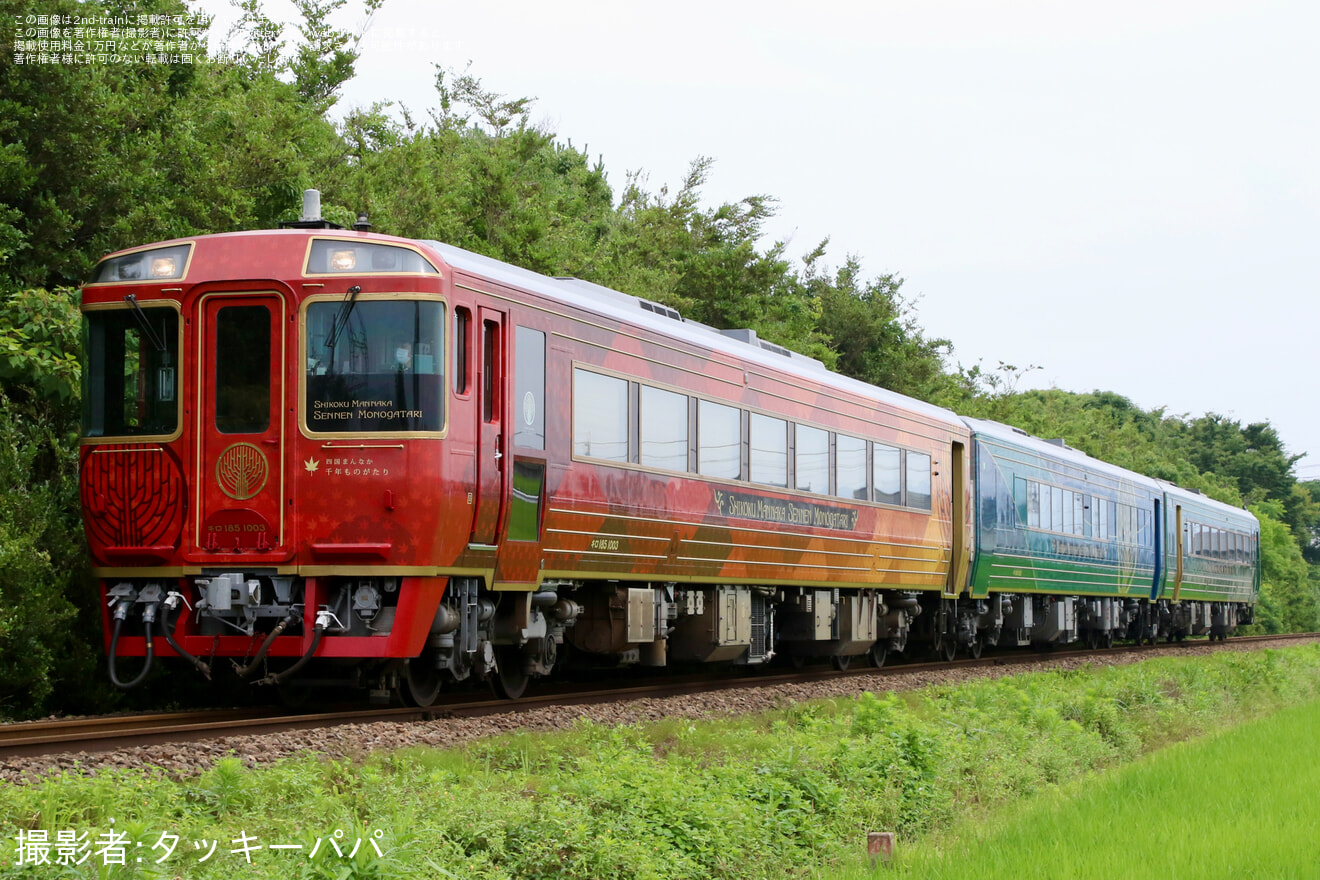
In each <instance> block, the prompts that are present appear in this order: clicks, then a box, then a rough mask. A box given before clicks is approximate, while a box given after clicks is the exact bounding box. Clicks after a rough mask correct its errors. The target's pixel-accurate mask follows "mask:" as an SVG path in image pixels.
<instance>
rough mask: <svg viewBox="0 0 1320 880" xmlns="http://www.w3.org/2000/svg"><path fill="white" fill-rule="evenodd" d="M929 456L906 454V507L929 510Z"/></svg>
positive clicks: (915, 453) (921, 453)
mask: <svg viewBox="0 0 1320 880" xmlns="http://www.w3.org/2000/svg"><path fill="white" fill-rule="evenodd" d="M930 496H931V491H930V456H929V455H926V454H925V453H924V452H908V454H907V506H908V507H917V508H920V509H921V510H930Z"/></svg>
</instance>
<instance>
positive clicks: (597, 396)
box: [573, 370, 628, 461]
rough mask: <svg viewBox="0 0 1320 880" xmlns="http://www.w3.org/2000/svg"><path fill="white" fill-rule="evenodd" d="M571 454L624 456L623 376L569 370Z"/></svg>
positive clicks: (625, 409) (610, 458) (617, 458)
mask: <svg viewBox="0 0 1320 880" xmlns="http://www.w3.org/2000/svg"><path fill="white" fill-rule="evenodd" d="M573 454H574V455H580V456H583V457H586V458H601V459H605V460H606V461H627V460H628V383H627V382H625V381H624V380H623V379H616V378H614V377H613V376H602V375H601V374H599V373H593V372H591V371H589V370H574V371H573Z"/></svg>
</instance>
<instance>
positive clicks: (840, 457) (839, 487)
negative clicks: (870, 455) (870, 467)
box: [834, 434, 867, 501]
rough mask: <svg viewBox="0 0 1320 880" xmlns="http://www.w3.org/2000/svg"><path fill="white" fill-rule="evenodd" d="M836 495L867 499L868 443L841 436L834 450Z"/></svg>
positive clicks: (859, 499) (860, 499)
mask: <svg viewBox="0 0 1320 880" xmlns="http://www.w3.org/2000/svg"><path fill="white" fill-rule="evenodd" d="M834 486H835V489H834V491H835V494H837V495H838V496H839V497H841V498H854V499H856V500H858V501H865V500H866V499H867V494H866V492H867V487H866V441H865V440H861V439H859V438H857V437H849V436H847V435H845V434H840V435H839V436H838V438H837V440H836V441H835V450H834Z"/></svg>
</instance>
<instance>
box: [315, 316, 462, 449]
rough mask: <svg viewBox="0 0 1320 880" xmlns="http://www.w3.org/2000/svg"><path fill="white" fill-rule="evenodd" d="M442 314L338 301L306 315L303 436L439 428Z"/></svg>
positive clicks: (442, 421)
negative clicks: (304, 424) (307, 434)
mask: <svg viewBox="0 0 1320 880" xmlns="http://www.w3.org/2000/svg"><path fill="white" fill-rule="evenodd" d="M444 327H445V307H444V304H443V303H440V302H435V301H431V300H395V299H391V300H378V299H363V300H357V299H345V300H343V301H340V300H327V301H322V302H315V303H312V304H311V305H309V306H308V307H307V365H306V368H307V380H306V386H305V389H306V390H305V393H306V395H307V397H306V409H305V412H306V418H307V428H308V430H311V431H316V432H320V433H343V432H354V433H356V432H363V431H367V432H377V431H439V430H441V429H442V428H443V427H444V424H445V414H444V387H445V383H444V364H445V352H444V338H445V337H444Z"/></svg>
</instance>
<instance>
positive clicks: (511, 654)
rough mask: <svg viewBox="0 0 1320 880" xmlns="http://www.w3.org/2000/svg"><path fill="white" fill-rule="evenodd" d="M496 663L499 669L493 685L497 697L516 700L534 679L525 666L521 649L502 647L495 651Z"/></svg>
mask: <svg viewBox="0 0 1320 880" xmlns="http://www.w3.org/2000/svg"><path fill="white" fill-rule="evenodd" d="M495 662H496V664H497V666H498V669H497V670H496V672H495V677H494V678H493V679H491V683H492V684H493V685H494V687H495V693H496V695H497V696H500V697H503V698H504V699H506V700H516V699H518V698H519V697H521V696H522V695H523V692H524V691H526V690H527V683H528V682H529V681H531V679H532V677H531V676H530V675H528V674H527V667H526V666H524V665H523V652H522V649H521V648H517V647H515V646H513V645H501V646H499V647H497V648H496V649H495Z"/></svg>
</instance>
